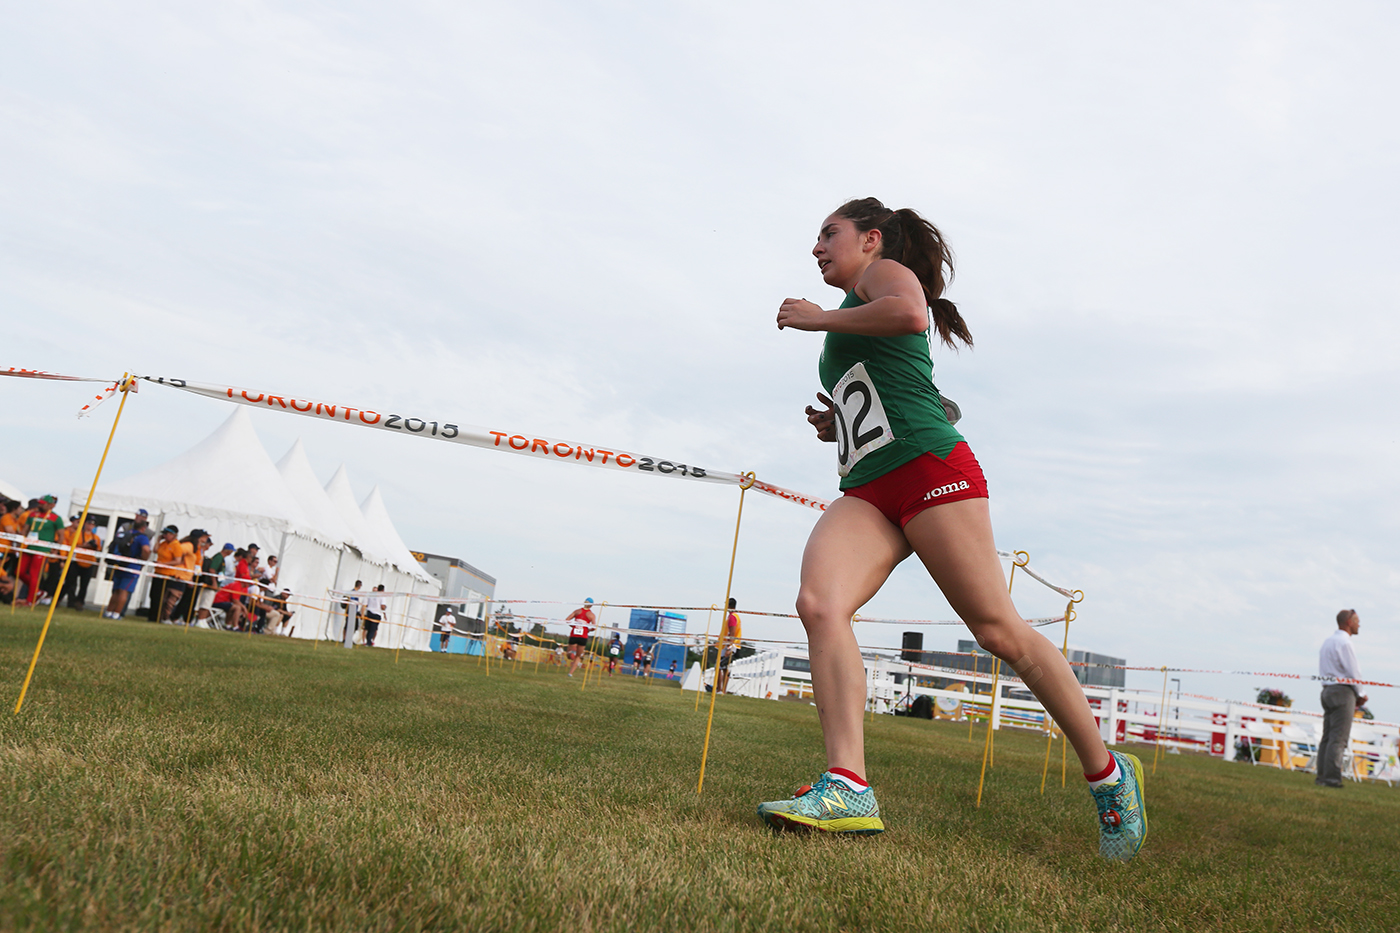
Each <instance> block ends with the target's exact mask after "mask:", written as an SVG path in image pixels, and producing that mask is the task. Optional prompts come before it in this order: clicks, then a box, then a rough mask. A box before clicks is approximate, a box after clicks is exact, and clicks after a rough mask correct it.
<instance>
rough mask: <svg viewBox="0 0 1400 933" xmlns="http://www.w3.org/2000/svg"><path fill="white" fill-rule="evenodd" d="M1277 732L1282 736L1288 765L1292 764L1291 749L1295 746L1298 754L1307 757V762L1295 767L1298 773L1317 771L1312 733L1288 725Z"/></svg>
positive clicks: (1315, 748)
mask: <svg viewBox="0 0 1400 933" xmlns="http://www.w3.org/2000/svg"><path fill="white" fill-rule="evenodd" d="M1279 732H1280V733H1281V734H1282V735H1283V739H1284V747H1285V748H1286V749H1287V751H1286V752H1285V753H1284V754H1286V755H1288V763H1289V764H1290V765H1292V764H1293V748H1294V747H1295V746H1296V747H1297V749H1298V752H1299V753H1300V754H1302V755H1305V756H1306V757H1307V759H1308V760H1307V761H1306V762H1305V763H1303V764H1301V765H1298V766H1296V767H1297V770H1299V771H1309V772H1316V771H1317V743H1316V742H1315V741H1313V737H1312V733H1311V732H1308V731H1307V730H1305V729H1303V728H1302V727H1301V726H1297V725H1294V724H1292V723H1289V724H1288V725H1285V726H1283V727H1282V728H1281V729H1280V730H1279Z"/></svg>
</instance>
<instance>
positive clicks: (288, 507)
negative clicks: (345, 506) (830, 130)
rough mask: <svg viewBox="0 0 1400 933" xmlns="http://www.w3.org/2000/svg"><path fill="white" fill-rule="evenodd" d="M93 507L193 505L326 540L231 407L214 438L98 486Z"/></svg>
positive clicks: (241, 414) (243, 414)
mask: <svg viewBox="0 0 1400 933" xmlns="http://www.w3.org/2000/svg"><path fill="white" fill-rule="evenodd" d="M93 505H94V506H98V507H100V508H108V509H121V510H123V511H135V510H136V509H141V508H144V509H149V510H151V511H152V512H163V511H177V510H179V509H181V508H182V507H184V508H188V507H189V506H196V507H197V508H198V510H199V512H200V513H202V514H205V515H208V516H209V517H210V518H226V519H232V520H245V519H248V518H256V519H260V520H263V521H270V523H271V524H272V526H273V527H274V528H276V529H277V530H279V531H296V532H300V533H301V534H307V535H311V536H313V537H316V538H319V539H322V540H329V538H330V536H329V535H328V534H327V533H326V532H324V531H321V530H320V529H318V528H316V527H315V526H314V525H313V524H312V523H311V522H310V521H309V520H308V519H307V517H306V514H305V513H304V512H303V511H302V510H301V508H300V507H299V506H298V505H297V502H296V499H295V498H294V497H293V496H292V494H291V492H290V491H288V489H287V485H286V483H284V482H283V481H282V476H281V474H280V473H278V472H277V467H276V466H274V465H273V463H272V458H271V457H269V456H268V455H267V451H266V450H265V449H263V445H262V441H260V440H258V435H257V432H256V431H254V430H253V422H252V420H251V419H250V418H249V417H248V410H247V409H246V408H244V407H242V406H235V408H234V410H233V413H232V414H230V415H229V416H228V418H227V419H226V420H225V421H224V423H223V424H221V425H219V427H218V428H216V429H215V431H214V433H213V434H210V435H209V436H208V437H206V438H205V439H204V440H202V441H200V442H199V443H198V444H195V445H194V446H193V447H191V448H190V449H189V450H187V451H185V452H184V453H182V454H180V455H179V456H177V457H174V458H172V459H170V460H167V461H166V462H165V463H162V464H160V465H159V466H155V467H152V468H151V469H149V470H146V471H145V472H143V473H137V474H136V475H135V476H129V477H127V478H126V479H121V480H117V481H116V482H113V483H106V484H104V485H102V486H100V487H99V488H98V490H97V494H96V495H95V496H94V497H93ZM331 543H334V544H339V543H340V542H338V541H333V542H331Z"/></svg>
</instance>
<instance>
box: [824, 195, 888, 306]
mask: <svg viewBox="0 0 1400 933" xmlns="http://www.w3.org/2000/svg"><path fill="white" fill-rule="evenodd" d="M872 234H874V236H873V238H872ZM878 237H879V234H876V233H875V232H874V231H867V232H865V233H861V232H859V231H858V230H856V225H855V223H854V222H852V221H850V220H848V219H846V218H845V217H837V216H836V215H835V214H832V215H831V216H830V217H828V218H827V219H826V220H824V221H822V228H821V231H820V232H819V233H818V234H817V245H816V246H814V247H812V255H813V256H815V257H817V268H818V269H820V270H821V274H822V281H824V282H826V284H828V285H834V286H835V287H837V288H840V289H844V290H845V291H850V290H851V289H853V288H855V286H856V282H858V281H859V280H860V276H861V273H862V272H864V271H865V269H866V267H867V266H869V265H870V263H872V262H874V261H875V259H876V258H878V251H879V239H878Z"/></svg>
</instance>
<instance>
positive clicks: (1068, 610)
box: [1060, 590, 1084, 789]
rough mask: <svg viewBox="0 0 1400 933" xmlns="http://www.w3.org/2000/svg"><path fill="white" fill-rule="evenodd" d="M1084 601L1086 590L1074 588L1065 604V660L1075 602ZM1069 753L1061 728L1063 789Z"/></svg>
mask: <svg viewBox="0 0 1400 933" xmlns="http://www.w3.org/2000/svg"><path fill="white" fill-rule="evenodd" d="M1083 601H1084V591H1083V590H1074V596H1073V597H1071V599H1070V602H1069V605H1068V606H1065V644H1064V647H1063V648H1061V649H1060V652H1061V653H1062V654H1063V655H1064V656H1065V660H1066V661H1068V660H1069V624H1070V623H1071V622H1073V621H1074V619H1075V616H1077V615H1078V613H1076V612H1075V611H1074V604H1075V603H1078V602H1083ZM1068 754H1069V736H1067V735H1065V730H1063V729H1061V730H1060V787H1061V789H1063V788H1064V786H1065V758H1066V756H1067V755H1068Z"/></svg>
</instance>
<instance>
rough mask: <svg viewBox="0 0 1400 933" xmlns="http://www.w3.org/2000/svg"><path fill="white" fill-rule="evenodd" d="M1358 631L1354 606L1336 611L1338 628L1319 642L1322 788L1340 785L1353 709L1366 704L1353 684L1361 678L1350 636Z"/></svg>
mask: <svg viewBox="0 0 1400 933" xmlns="http://www.w3.org/2000/svg"><path fill="white" fill-rule="evenodd" d="M1360 630H1361V617H1360V616H1359V615H1357V614H1356V610H1355V609H1343V610H1342V611H1341V612H1339V613H1337V630H1336V631H1335V632H1333V633H1332V634H1331V636H1330V637H1328V639H1327V640H1326V641H1324V642H1323V643H1322V650H1320V651H1319V652H1318V656H1317V668H1318V670H1317V672H1318V673H1319V674H1320V675H1321V676H1322V683H1323V687H1322V741H1321V742H1319V743H1318V746H1317V780H1316V783H1317V784H1320V785H1321V786H1323V787H1341V786H1342V756H1343V754H1344V753H1345V752H1346V750H1347V747H1348V746H1349V745H1350V744H1351V723H1352V720H1353V719H1354V718H1356V708H1357V707H1358V706H1365V705H1366V695H1365V694H1364V693H1362V692H1361V687H1360V686H1359V685H1357V684H1354V683H1339V681H1350V680H1360V679H1361V672H1360V670H1358V668H1357V666H1356V649H1355V648H1353V647H1352V644H1351V640H1352V638H1353V637H1354V636H1355V635H1356V634H1357V632H1359V631H1360Z"/></svg>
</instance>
